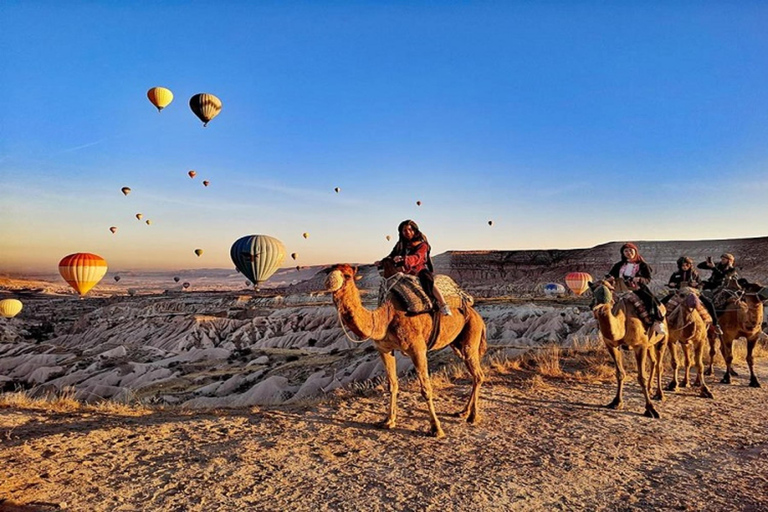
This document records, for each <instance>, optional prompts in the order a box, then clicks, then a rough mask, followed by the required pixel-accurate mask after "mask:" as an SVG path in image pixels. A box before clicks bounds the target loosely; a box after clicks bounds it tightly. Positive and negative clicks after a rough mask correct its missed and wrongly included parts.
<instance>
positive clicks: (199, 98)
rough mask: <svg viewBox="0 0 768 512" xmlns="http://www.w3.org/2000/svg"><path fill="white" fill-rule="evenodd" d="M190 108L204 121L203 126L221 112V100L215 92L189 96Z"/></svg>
mask: <svg viewBox="0 0 768 512" xmlns="http://www.w3.org/2000/svg"><path fill="white" fill-rule="evenodd" d="M189 108H191V109H192V112H193V113H194V114H195V115H196V116H197V117H198V119H200V120H201V121H202V122H203V126H208V123H209V122H210V121H211V119H213V118H214V117H216V116H217V115H219V112H221V100H220V99H219V98H217V97H216V96H214V95H213V94H206V93H201V94H195V95H194V96H192V97H191V98H189Z"/></svg>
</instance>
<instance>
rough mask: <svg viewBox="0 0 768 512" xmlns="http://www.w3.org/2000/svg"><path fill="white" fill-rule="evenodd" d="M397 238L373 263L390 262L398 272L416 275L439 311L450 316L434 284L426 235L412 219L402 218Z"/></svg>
mask: <svg viewBox="0 0 768 512" xmlns="http://www.w3.org/2000/svg"><path fill="white" fill-rule="evenodd" d="M397 232H398V235H399V236H398V240H397V243H396V244H395V247H394V248H393V249H392V252H390V253H389V256H387V257H386V258H384V259H383V260H380V261H377V262H376V263H374V265H376V266H377V267H382V266H383V265H384V264H385V263H386V262H388V263H391V264H392V265H394V267H395V268H396V269H397V271H398V272H402V273H404V274H409V275H412V276H417V277H418V278H419V282H420V283H421V287H422V288H424V292H425V293H426V294H427V295H428V296H429V297H430V298H432V299H434V300H435V302H436V303H437V306H438V308H439V309H440V312H441V313H442V314H444V315H447V316H451V308H450V307H449V306H448V304H446V302H445V299H444V298H443V295H442V293H440V290H439V289H438V288H437V287H436V286H435V276H434V274H433V272H434V267H433V266H432V258H431V257H430V251H431V250H432V248H431V247H430V245H429V242H428V241H427V237H426V236H424V234H423V233H422V232H421V231H420V230H419V226H418V225H417V224H416V223H415V222H414V221H412V220H410V219H408V220H404V221H403V222H401V223H400V225H399V226H397Z"/></svg>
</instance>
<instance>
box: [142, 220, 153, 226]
mask: <svg viewBox="0 0 768 512" xmlns="http://www.w3.org/2000/svg"><path fill="white" fill-rule="evenodd" d="M144 222H146V223H147V226H150V225H152V219H147V220H145V221H144Z"/></svg>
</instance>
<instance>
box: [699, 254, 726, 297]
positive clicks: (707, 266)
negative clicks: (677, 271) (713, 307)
mask: <svg viewBox="0 0 768 512" xmlns="http://www.w3.org/2000/svg"><path fill="white" fill-rule="evenodd" d="M735 261H736V259H735V258H734V257H733V254H729V253H725V254H723V255H722V256H720V262H719V263H717V264H715V263H713V262H712V257H711V256H707V260H706V261H702V262H701V263H699V264H698V265H696V268H701V269H704V270H711V271H712V275H711V276H709V279H707V280H706V281H704V289H705V290H716V289H718V288H720V287H721V286H722V285H723V282H724V281H725V280H726V279H729V278H731V277H735V276H736V268H735V267H734V266H733V264H734V263H735Z"/></svg>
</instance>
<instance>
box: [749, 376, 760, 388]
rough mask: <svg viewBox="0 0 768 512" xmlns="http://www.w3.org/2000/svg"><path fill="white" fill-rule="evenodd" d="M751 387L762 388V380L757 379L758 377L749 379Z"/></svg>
mask: <svg viewBox="0 0 768 512" xmlns="http://www.w3.org/2000/svg"><path fill="white" fill-rule="evenodd" d="M749 387H751V388H761V387H762V386H761V385H760V382H759V381H758V380H757V377H752V378H751V379H749Z"/></svg>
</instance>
